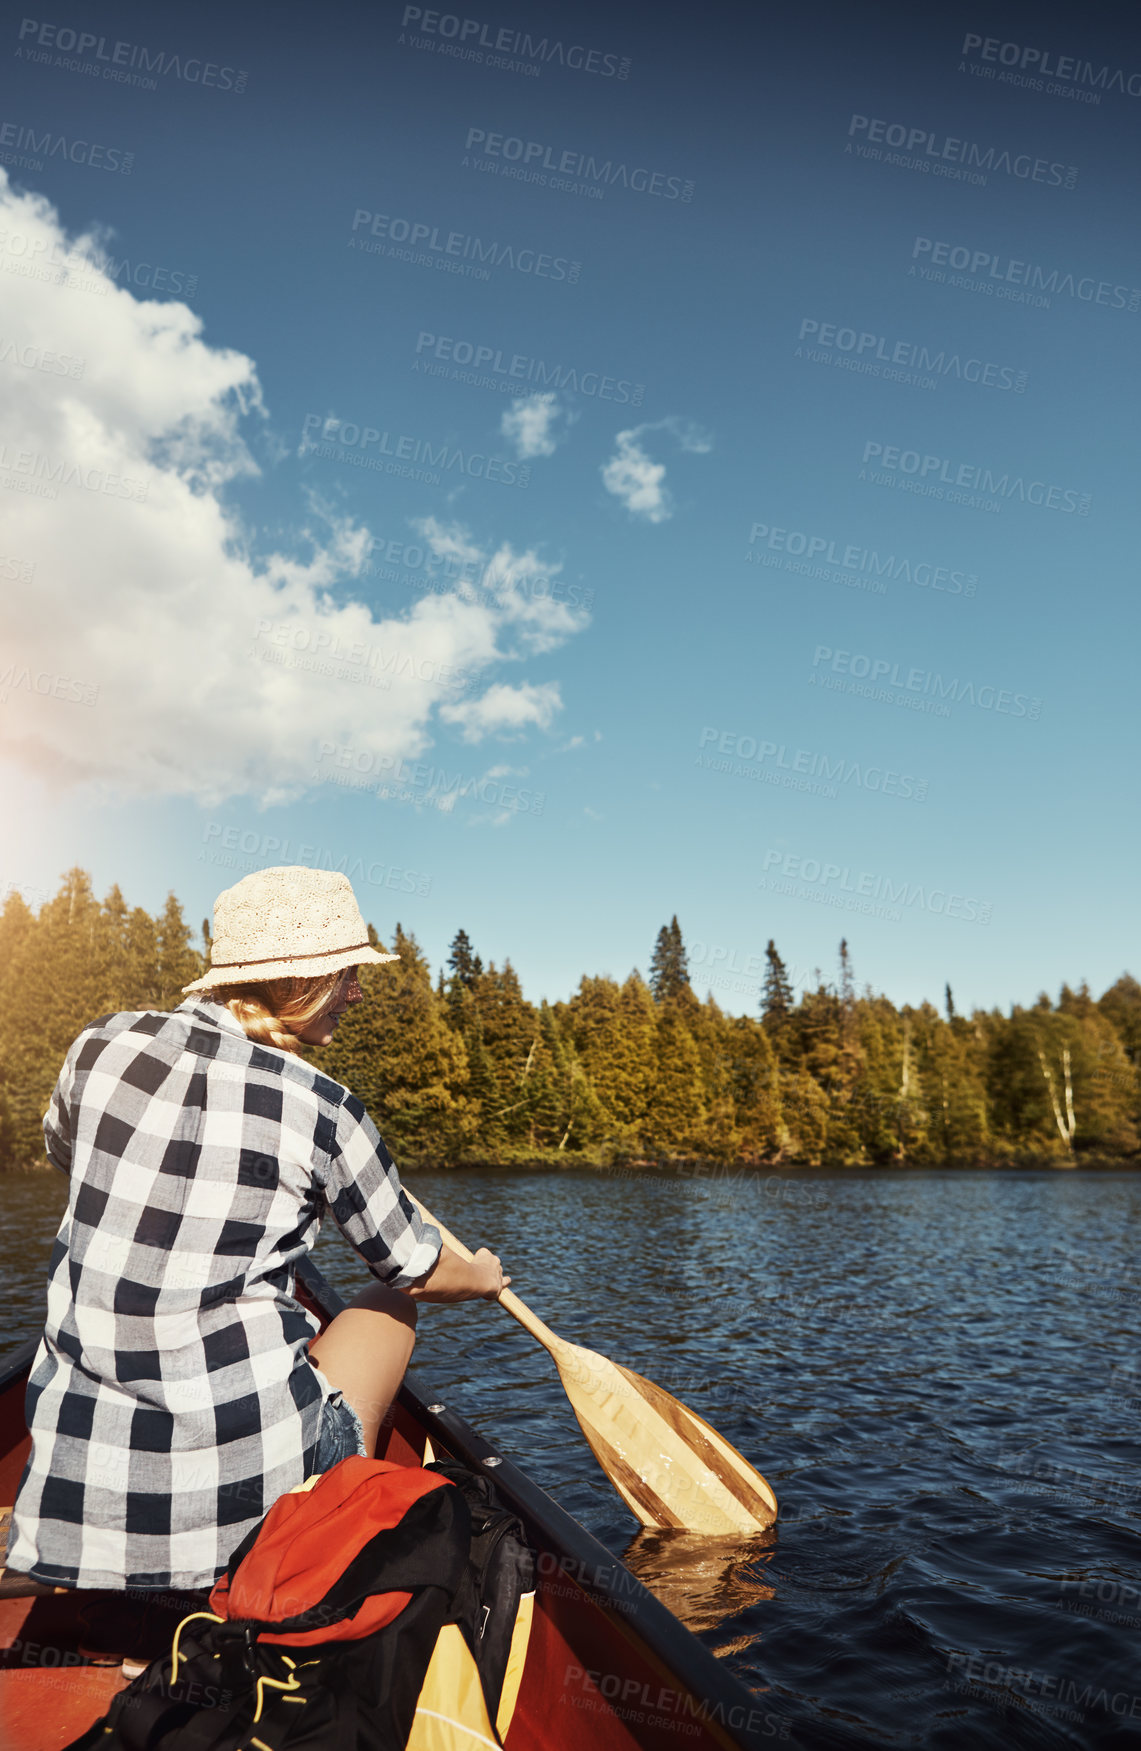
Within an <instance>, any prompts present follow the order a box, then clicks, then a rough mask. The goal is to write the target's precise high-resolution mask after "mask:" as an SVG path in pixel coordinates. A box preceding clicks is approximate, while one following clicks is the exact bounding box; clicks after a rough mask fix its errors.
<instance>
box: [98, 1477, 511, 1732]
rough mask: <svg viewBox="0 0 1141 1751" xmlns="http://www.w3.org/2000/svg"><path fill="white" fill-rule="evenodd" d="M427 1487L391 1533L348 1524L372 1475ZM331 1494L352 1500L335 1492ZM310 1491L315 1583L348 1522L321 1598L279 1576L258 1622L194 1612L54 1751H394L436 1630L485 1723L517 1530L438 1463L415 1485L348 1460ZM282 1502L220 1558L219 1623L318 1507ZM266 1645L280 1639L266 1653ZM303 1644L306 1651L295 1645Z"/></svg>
mask: <svg viewBox="0 0 1141 1751" xmlns="http://www.w3.org/2000/svg"><path fill="white" fill-rule="evenodd" d="M432 1473H435V1474H438V1476H440V1477H442V1478H444V1479H446V1480H447V1483H448V1484H449V1485H451V1486H452V1487H450V1488H441V1487H440V1485H439V1484H436V1483H433V1485H432V1487H430V1488H428V1489H427V1491H426V1493H424V1494H421V1495H420V1496H419V1498H418V1499H417V1500H416V1501H414V1502H413V1503H412V1505H411V1507H409V1508H408V1509H407V1511H406V1512H404V1514H403V1517H402V1518H400V1519H399V1521H398V1523H397V1524H396V1525H394V1526H392V1525H389V1526H387V1527H385V1528H384V1529H382V1530H380V1531H377V1532H374V1533H372V1535H371V1536H370V1528H369V1526H368V1525H367V1524H364V1523H362V1514H365V1515H366V1517H367V1504H368V1503H369V1502H370V1501H371V1500H372V1498H373V1497H375V1496H379V1495H381V1494H383V1491H384V1488H385V1482H384V1478H385V1474H387V1475H389V1476H391V1475H393V1474H395V1475H396V1476H397V1477H398V1478H400V1479H401V1480H402V1484H403V1487H404V1488H405V1489H407V1487H408V1486H409V1484H410V1483H411V1478H412V1474H415V1476H416V1477H417V1478H419V1479H421V1480H423V1482H424V1483H425V1484H427V1482H428V1477H429V1475H430V1474H432ZM338 1474H339V1476H338ZM346 1478H348V1479H350V1480H351V1481H353V1482H355V1483H356V1484H357V1485H358V1487H356V1488H347V1489H346V1488H344V1487H343V1486H344V1481H345V1479H346ZM326 1479H327V1480H330V1481H329V1483H328V1484H326V1490H325V1494H326V1496H328V1495H329V1493H330V1491H332V1494H333V1496H334V1497H336V1496H337V1493H338V1492H337V1484H338V1483H340V1484H341V1486H342V1487H341V1489H340V1492H339V1494H340V1498H341V1499H340V1500H335V1501H334V1516H333V1517H329V1516H326V1517H325V1518H324V1519H317V1517H316V1516H315V1515H314V1516H312V1517H311V1518H312V1520H313V1521H315V1522H316V1524H317V1525H318V1527H319V1529H320V1531H321V1533H322V1538H323V1542H324V1541H325V1539H326V1536H327V1533H328V1530H329V1529H330V1528H332V1529H334V1536H333V1538H332V1541H331V1544H328V1543H327V1545H326V1560H325V1562H324V1564H323V1565H322V1566H321V1568H320V1570H319V1573H320V1574H321V1575H322V1577H326V1578H327V1574H328V1571H329V1569H330V1567H331V1566H335V1559H336V1550H337V1542H336V1536H335V1528H336V1527H337V1526H338V1524H344V1525H345V1526H346V1527H347V1526H348V1524H349V1523H350V1521H355V1524H356V1531H355V1538H354V1542H355V1544H356V1545H357V1546H359V1548H358V1549H357V1550H356V1554H355V1555H353V1556H352V1558H351V1560H349V1561H348V1562H347V1563H346V1564H344V1565H343V1566H342V1568H341V1571H340V1572H339V1573H335V1574H334V1578H333V1580H332V1584H331V1585H327V1586H326V1585H325V1584H324V1579H323V1580H322V1581H321V1582H319V1586H321V1587H323V1589H324V1590H323V1591H321V1592H320V1596H315V1595H316V1592H317V1589H315V1588H314V1589H311V1590H310V1592H309V1593H308V1594H307V1593H306V1588H305V1585H304V1580H302V1581H301V1582H299V1581H298V1578H297V1575H296V1573H294V1575H293V1578H292V1579H291V1581H290V1592H289V1600H285V1601H283V1599H282V1596H281V1592H280V1590H273V1589H271V1591H273V1609H271V1610H268V1611H267V1612H266V1615H265V1616H263V1617H260V1618H250V1617H246V1618H239V1617H230V1618H228V1619H227V1620H225V1621H223V1622H216V1621H210V1614H209V1613H206V1612H200V1613H197V1614H195V1615H193V1616H191V1617H188V1618H186V1619H184V1621H183V1624H182V1625H181V1626H180V1627H179V1631H178V1633H177V1635H176V1636H175V1638H174V1644H173V1646H172V1649H171V1652H170V1653H164V1654H163V1655H162V1656H161V1658H159V1659H156V1660H154V1661H152V1662H151V1664H150V1665H149V1666H148V1667H147V1669H146V1671H145V1672H143V1673H141V1674H140V1676H139V1677H138V1678H136V1679H135V1680H134V1682H133V1683H132V1684H131V1685H130V1686H129V1687H128V1688H127V1689H126V1690H123V1691H121V1692H120V1693H119V1695H118V1696H117V1697H116V1698H115V1699H114V1701H113V1703H112V1705H111V1708H110V1709H109V1711H108V1713H107V1715H106V1717H105V1719H104V1720H101V1721H98V1722H96V1724H95V1725H94V1726H93V1727H91V1728H90V1729H89V1731H88V1732H87V1733H85V1734H84V1735H83V1736H82V1737H81V1738H80V1739H77V1740H75V1741H74V1743H73V1744H72V1745H70V1746H69V1747H68V1748H67V1751H95V1747H98V1751H403V1747H404V1745H405V1742H406V1740H407V1737H408V1734H409V1732H410V1730H411V1727H412V1721H413V1717H414V1714H415V1710H416V1704H417V1700H418V1698H419V1696H420V1691H421V1687H422V1685H423V1681H424V1674H425V1672H426V1671H427V1668H428V1663H429V1661H430V1659H431V1657H432V1653H433V1650H434V1648H435V1646H436V1640H437V1637H438V1636H439V1633H440V1630H441V1628H442V1627H443V1626H444V1625H445V1624H447V1623H454V1624H456V1625H457V1627H458V1628H459V1630H460V1633H461V1635H462V1636H463V1639H464V1641H465V1643H466V1644H467V1647H468V1649H469V1650H470V1652H471V1654H472V1657H473V1659H474V1661H475V1664H476V1668H477V1670H478V1673H479V1678H480V1684H481V1687H482V1689H483V1693H484V1699H485V1702H486V1705H487V1711H488V1715H489V1717H490V1719H491V1721H493V1722H494V1720H495V1718H496V1714H497V1711H498V1707H499V1702H500V1697H501V1694H502V1690H503V1681H504V1673H505V1671H506V1668H507V1662H508V1654H509V1651H510V1648H511V1642H512V1636H513V1634H514V1632H515V1625H516V1618H517V1616H518V1615H519V1606H520V1600H521V1599H522V1598H523V1596H524V1595H525V1594H527V1593H529V1592H532V1591H533V1589H534V1586H535V1568H536V1563H535V1556H534V1553H533V1552H532V1550H531V1549H530V1547H529V1546H528V1544H527V1542H526V1538H525V1536H524V1533H523V1527H522V1525H521V1524H520V1522H519V1521H518V1519H516V1517H515V1516H514V1515H513V1514H511V1513H510V1512H509V1511H508V1510H507V1509H506V1508H505V1507H504V1506H503V1504H502V1503H501V1502H500V1500H499V1498H498V1496H497V1495H496V1492H495V1490H494V1489H493V1487H492V1485H491V1482H490V1480H489V1479H488V1478H487V1477H485V1476H484V1475H483V1474H482V1473H477V1472H473V1471H472V1470H471V1469H470V1468H469V1467H467V1466H465V1465H463V1464H460V1463H459V1462H457V1461H454V1460H442V1461H437V1462H435V1463H434V1464H432V1465H430V1466H428V1467H425V1469H424V1470H423V1471H420V1470H419V1469H418V1468H414V1467H413V1468H408V1467H393V1466H389V1465H386V1464H384V1463H383V1462H378V1461H374V1460H365V1459H361V1458H359V1457H352V1458H350V1459H346V1460H342V1461H341V1463H340V1465H336V1466H334V1467H333V1468H332V1469H331V1471H329V1472H327V1473H326V1474H325V1477H324V1478H323V1479H321V1480H319V1481H320V1483H322V1484H324V1483H325V1482H326ZM397 1487H400V1486H397ZM282 1502H284V1503H286V1504H288V1508H287V1513H288V1516H289V1518H288V1519H286V1520H285V1521H284V1522H283V1520H282V1516H281V1510H280V1504H275V1507H274V1508H271V1509H270V1512H269V1514H268V1515H267V1516H266V1518H265V1519H264V1520H263V1521H262V1522H261V1523H260V1525H258V1526H257V1527H255V1528H254V1531H253V1532H252V1533H250V1534H249V1536H248V1537H247V1538H246V1539H245V1541H244V1542H243V1544H242V1545H241V1546H240V1547H239V1548H238V1550H236V1551H235V1552H234V1555H233V1558H232V1559H231V1563H230V1568H229V1572H228V1575H227V1576H226V1577H225V1579H224V1580H223V1581H221V1582H219V1583H218V1586H217V1588H216V1589H215V1593H214V1595H213V1596H212V1597H213V1600H214V1603H216V1604H219V1605H221V1606H222V1607H223V1608H224V1600H223V1598H222V1597H220V1595H225V1594H227V1592H228V1590H229V1589H231V1588H233V1587H234V1586H235V1577H236V1576H237V1574H238V1571H239V1569H241V1565H242V1564H243V1562H245V1561H246V1559H247V1558H248V1557H250V1556H251V1555H252V1556H253V1557H254V1561H255V1564H256V1563H257V1561H258V1560H259V1559H260V1560H261V1561H262V1562H263V1567H266V1568H267V1569H269V1570H270V1571H272V1568H273V1563H274V1561H275V1560H276V1558H275V1557H274V1554H273V1551H274V1550H275V1549H279V1548H280V1546H281V1544H282V1543H283V1542H285V1543H289V1542H290V1541H296V1539H297V1537H298V1535H299V1534H298V1529H299V1528H300V1536H302V1537H304V1536H305V1532H306V1526H307V1510H306V1503H308V1504H309V1505H310V1506H311V1507H314V1508H319V1507H320V1498H319V1497H318V1496H317V1493H316V1490H314V1491H313V1492H312V1493H311V1495H309V1496H306V1495H301V1496H300V1497H298V1496H297V1495H296V1494H292V1495H291V1496H290V1497H284V1498H282ZM382 1508H383V1504H382V1503H378V1512H377V1514H376V1518H377V1519H379V1520H384V1519H385V1515H384V1513H383V1511H381V1510H382ZM275 1514H276V1515H277V1524H276V1526H271V1522H272V1520H273V1518H274V1516H275ZM338 1515H339V1516H340V1520H338V1519H337V1516H338ZM388 1518H391V1515H389V1516H388ZM271 1532H272V1536H273V1539H274V1540H276V1543H275V1544H274V1545H273V1546H272V1547H271V1540H270V1533H271ZM362 1540H363V1542H362ZM345 1543H346V1545H347V1544H348V1539H347V1538H346V1539H345ZM248 1572H249V1571H246V1573H248ZM409 1592H410V1593H411V1594H412V1597H411V1600H410V1601H409V1602H408V1603H407V1604H404V1605H403V1607H402V1609H399V1608H398V1614H397V1615H396V1616H395V1617H393V1618H392V1620H391V1621H390V1622H387V1623H386V1624H384V1626H383V1627H381V1628H378V1629H372V1630H368V1629H367V1627H366V1629H365V1632H364V1633H362V1627H361V1625H362V1624H365V1625H367V1619H368V1615H369V1612H370V1611H373V1612H374V1613H375V1611H376V1610H377V1608H378V1606H379V1608H380V1610H381V1613H382V1614H383V1611H384V1610H385V1609H388V1608H387V1607H386V1606H385V1604H384V1596H385V1595H389V1594H393V1593H396V1594H404V1593H409ZM299 1596H300V1597H301V1598H303V1599H306V1601H307V1602H306V1605H305V1609H303V1610H300V1611H298V1610H294V1611H293V1613H292V1615H283V1614H282V1610H281V1606H282V1605H283V1603H285V1604H288V1603H289V1601H293V1602H296V1601H297V1599H298V1597H299ZM358 1618H359V1619H361V1623H355V1622H354V1620H356V1619H358ZM270 1633H272V1634H273V1636H274V1637H275V1638H283V1639H275V1640H274V1641H272V1642H269V1641H267V1640H266V1639H265V1636H266V1635H267V1634H270ZM306 1636H308V1637H309V1638H310V1640H309V1642H308V1644H306V1643H305V1642H303V1641H298V1640H296V1639H295V1638H297V1637H306Z"/></svg>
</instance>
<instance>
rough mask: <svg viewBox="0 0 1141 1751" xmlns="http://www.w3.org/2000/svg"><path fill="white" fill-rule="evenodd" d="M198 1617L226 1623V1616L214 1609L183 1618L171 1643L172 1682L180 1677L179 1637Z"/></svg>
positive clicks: (194, 1612) (196, 1612)
mask: <svg viewBox="0 0 1141 1751" xmlns="http://www.w3.org/2000/svg"><path fill="white" fill-rule="evenodd" d="M196 1617H208V1618H209V1619H210V1622H211V1623H225V1621H226V1619H225V1618H224V1617H219V1616H217V1614H216V1613H215V1612H213V1611H192V1612H191V1613H190V1615H189V1616H188V1617H184V1618H183V1620H182V1622H181V1623H180V1624H179V1626H178V1628H177V1629H176V1630H175V1632H174V1640H173V1642H172V1643H171V1645H170V1681H171V1683H172V1684H173V1683H174V1682H175V1680H176V1679H177V1677H178V1638H179V1636H180V1635H181V1634H182V1632H183V1630H184V1629H185V1628H186V1626H187V1624H188V1623H193V1622H194V1619H195V1618H196ZM182 1657H183V1659H184V1660H185V1658H186V1655H185V1654H183V1656H182Z"/></svg>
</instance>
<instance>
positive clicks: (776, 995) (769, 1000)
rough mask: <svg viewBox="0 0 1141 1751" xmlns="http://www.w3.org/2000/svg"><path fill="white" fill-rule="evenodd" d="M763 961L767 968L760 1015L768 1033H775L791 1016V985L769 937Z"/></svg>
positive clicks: (773, 943) (774, 945)
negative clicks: (766, 963) (765, 962)
mask: <svg viewBox="0 0 1141 1751" xmlns="http://www.w3.org/2000/svg"><path fill="white" fill-rule="evenodd" d="M765 959H766V961H767V962H768V966H767V967H766V968H765V982H764V987H763V989H762V993H761V1014H762V1016H763V1018H764V1022H765V1026H766V1027H767V1028H768V1029H769V1030H770V1032H775V1031H777V1030H778V1029H779V1028H781V1027H783V1026H784V1024H785V1022H787V1021H788V1019H789V1017H790V1016H791V1014H792V985H791V984H790V982H789V977H788V974H787V973H786V972H785V966H784V962H783V961H782V960H781V958H780V956H779V955H778V953H777V950H776V944H775V942H774V941H773V939H772V937H771V936H770V938H769V946H768V948H767V949H766V950H765Z"/></svg>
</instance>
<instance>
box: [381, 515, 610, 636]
mask: <svg viewBox="0 0 1141 1751" xmlns="http://www.w3.org/2000/svg"><path fill="white" fill-rule="evenodd" d="M414 527H415V529H416V532H417V534H418V535H420V536H422V537H423V539H424V541H425V543H426V544H427V546H429V547H430V548H431V549H432V552H433V554H434V555H435V556H436V557H437V559H439V560H440V561H441V563H442V565H443V567H444V572H445V576H451V577H454V578H455V579H456V582H455V591H456V595H457V597H458V598H459V599H460V600H461V601H465V602H473V603H480V602H482V603H485V604H487V605H489V606H490V607H491V608H492V609H493V611H494V614H495V617H496V620H497V623H498V626H499V628H500V631H501V634H502V635H504V636H505V635H506V634H507V631H508V629H509V628H510V629H511V630H512V631H513V633H514V635H515V638H516V640H517V643H516V644H515V646H514V648H513V649H512V650H510V651H509V652H508V653H507V654H512V655H517V656H520V657H521V656H523V655H529V656H538V655H540V654H541V653H542V652H544V651H549V650H553V649H554V648H555V646H556V645H559V644H562V642H563V640H564V639H566V638H569V637H570V636H571V635H572V634H573V633H576V632H581V631H582V629H583V627H585V626H587V625H589V623H590V615H589V614H588V613H587V611H586V610H585V609H584V608H580V607H578V606H576V605H575V604H573V603H572V602H571V601H570V599H569V591H568V590H567V588H566V587H565V586H564V585H563V584H562V582H561V580H560V578H559V573H560V572H561V571H562V566H561V565H556V564H554V563H553V562H552V561H550V560H544V559H540V558H539V556H538V554H537V553H536V552H535V550H534V548H531V547H529V548H527V549H526V550H525V551H524V552H521V553H516V552H515V550H514V548H513V547H512V546H511V543H510V542H507V541H505V542H502V543H501V544H500V545H499V546H498V547H497V548H496V549H495V551H494V552H493V553H491V554H490V555H485V554H484V553H483V552H482V550H481V549H480V548H478V547H475V546H473V545H472V544H471V542H470V541H469V540H468V538H467V536H466V532H465V531H464V530H463V529H460V528H457V526H456V525H454V524H443V523H441V522H439V521H438V519H437V518H435V517H421V518H419V519H418V520H417V522H416V523H415V525H414Z"/></svg>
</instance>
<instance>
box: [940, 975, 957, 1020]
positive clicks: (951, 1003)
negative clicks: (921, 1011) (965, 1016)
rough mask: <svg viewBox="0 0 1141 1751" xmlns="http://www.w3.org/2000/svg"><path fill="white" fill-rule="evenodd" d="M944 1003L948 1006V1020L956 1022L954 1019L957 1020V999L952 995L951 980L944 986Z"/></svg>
mask: <svg viewBox="0 0 1141 1751" xmlns="http://www.w3.org/2000/svg"><path fill="white" fill-rule="evenodd" d="M943 1002H944V1004H945V1006H946V1010H947V1020H948V1021H954V1019H955V999H954V998H953V997H952V995H951V982H950V980H948V981H947V983H946V985H944V987H943Z"/></svg>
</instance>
